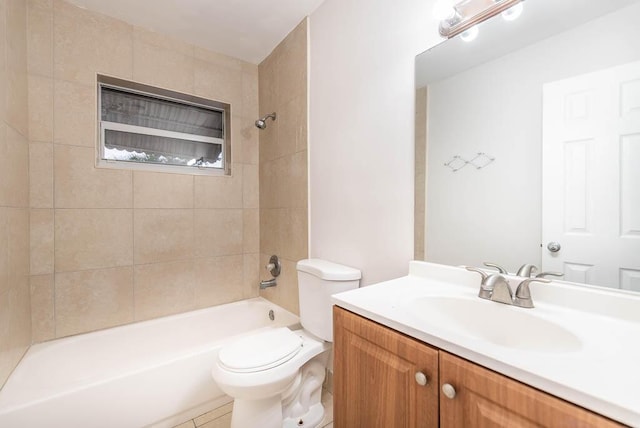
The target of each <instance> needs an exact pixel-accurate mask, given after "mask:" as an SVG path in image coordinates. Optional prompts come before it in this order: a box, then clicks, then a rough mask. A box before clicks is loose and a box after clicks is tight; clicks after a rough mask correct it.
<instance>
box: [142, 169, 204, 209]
mask: <svg viewBox="0 0 640 428" xmlns="http://www.w3.org/2000/svg"><path fill="white" fill-rule="evenodd" d="M193 192H194V176H193V175H179V174H163V173H157V172H142V171H135V172H134V173H133V206H134V207H135V208H193V199H194V198H193Z"/></svg>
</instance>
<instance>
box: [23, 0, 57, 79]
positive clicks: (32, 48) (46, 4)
mask: <svg viewBox="0 0 640 428" xmlns="http://www.w3.org/2000/svg"><path fill="white" fill-rule="evenodd" d="M27 25H28V29H29V31H27V54H28V55H27V60H28V61H27V62H28V64H27V70H28V72H29V74H30V75H31V76H45V77H53V0H27Z"/></svg>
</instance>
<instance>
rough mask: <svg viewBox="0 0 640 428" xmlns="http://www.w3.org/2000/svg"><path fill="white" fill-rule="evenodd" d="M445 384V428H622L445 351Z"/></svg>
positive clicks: (442, 367)
mask: <svg viewBox="0 0 640 428" xmlns="http://www.w3.org/2000/svg"><path fill="white" fill-rule="evenodd" d="M440 384H441V385H451V386H452V387H453V388H454V389H455V396H454V397H453V398H449V397H447V396H446V395H445V394H444V392H441V393H440V426H441V427H442V428H469V427H505V428H506V427H522V428H525V427H526V428H529V427H531V428H533V427H583V428H587V427H593V428H595V427H598V428H610V427H611V428H613V427H618V428H619V427H622V425H619V424H617V423H615V422H613V421H611V420H609V419H606V418H603V417H602V416H599V415H597V414H595V413H592V412H590V411H588V410H585V409H583V408H582V407H578V406H575V405H573V404H570V403H568V402H566V401H564V400H561V399H559V398H556V397H554V396H551V395H549V394H546V393H544V392H542V391H539V390H537V389H535V388H531V387H529V386H527V385H525V384H522V383H520V382H518V381H515V380H513V379H510V378H508V377H506V376H503V375H501V374H498V373H496V372H493V371H491V370H488V369H485V368H483V367H480V366H478V365H476V364H473V363H471V362H469V361H467V360H464V359H462V358H459V357H456V356H455V355H452V354H449V353H447V352H444V351H440ZM336 400H337V399H336Z"/></svg>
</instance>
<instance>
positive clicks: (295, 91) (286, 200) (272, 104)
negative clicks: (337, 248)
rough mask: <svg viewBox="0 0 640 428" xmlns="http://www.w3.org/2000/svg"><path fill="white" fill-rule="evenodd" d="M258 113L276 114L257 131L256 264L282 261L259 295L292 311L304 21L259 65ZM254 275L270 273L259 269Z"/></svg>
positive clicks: (303, 115) (298, 243) (303, 189)
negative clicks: (274, 257) (275, 278)
mask: <svg viewBox="0 0 640 428" xmlns="http://www.w3.org/2000/svg"><path fill="white" fill-rule="evenodd" d="M259 75H260V77H259V81H260V84H259V88H260V91H259V92H260V102H259V105H260V115H265V114H267V113H271V112H274V111H275V112H276V113H277V115H278V119H277V120H276V121H275V122H272V121H271V120H269V121H268V122H267V129H264V130H262V131H260V262H261V265H262V266H264V265H266V264H267V262H268V260H269V257H270V255H272V254H276V255H278V257H280V259H281V262H282V274H281V276H280V277H278V286H277V287H273V288H269V289H267V290H264V291H262V292H261V295H262V296H264V297H265V298H267V299H270V300H272V301H274V302H275V303H277V304H279V305H281V306H283V307H284V308H286V309H288V310H290V311H292V312H295V313H298V312H299V310H298V282H297V272H296V262H297V261H298V260H300V259H304V258H307V256H308V242H307V241H308V238H307V235H308V220H307V218H308V210H307V193H308V192H307V20H306V19H305V20H304V21H302V22H301V23H300V24H299V25H298V26H297V27H296V28H295V29H294V30H293V31H292V32H291V33H289V35H288V36H287V37H286V38H285V39H284V40H283V41H282V42H281V43H280V44H279V45H278V46H277V47H276V49H274V51H273V52H272V53H271V54H270V55H269V56H268V57H267V58H266V59H265V60H264V61H263V62H262V63H261V64H260V66H259ZM260 276H261V278H263V279H267V278H269V277H270V276H269V275H268V273H267V272H266V270H265V269H261V271H260Z"/></svg>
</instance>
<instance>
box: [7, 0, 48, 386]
mask: <svg viewBox="0 0 640 428" xmlns="http://www.w3.org/2000/svg"><path fill="white" fill-rule="evenodd" d="M26 13H27V11H26V6H25V2H24V0H0V387H1V386H2V385H3V384H4V382H5V381H6V379H7V377H8V376H9V374H10V373H11V371H12V370H13V369H14V367H15V366H16V364H17V363H18V361H19V360H20V358H21V357H22V355H23V354H24V352H25V351H26V349H27V347H28V346H29V344H30V343H31V306H30V296H29V294H30V293H29V139H28V120H29V118H28V107H27V106H28V96H27V86H28V83H27V18H26ZM38 221H39V219H38Z"/></svg>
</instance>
